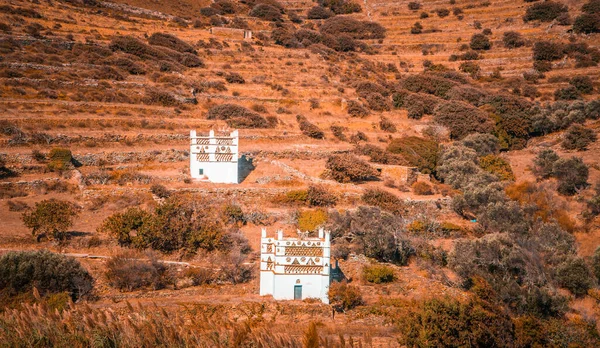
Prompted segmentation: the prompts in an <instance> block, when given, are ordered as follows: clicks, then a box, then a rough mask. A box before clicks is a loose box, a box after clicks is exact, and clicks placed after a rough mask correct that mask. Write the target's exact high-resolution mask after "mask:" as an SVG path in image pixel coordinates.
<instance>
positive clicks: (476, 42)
mask: <svg viewBox="0 0 600 348" xmlns="http://www.w3.org/2000/svg"><path fill="white" fill-rule="evenodd" d="M469 47H471V49H472V50H489V49H490V48H492V44H491V42H490V39H489V38H488V37H487V36H486V35H485V34H481V33H480V34H473V36H471V43H470V44H469Z"/></svg>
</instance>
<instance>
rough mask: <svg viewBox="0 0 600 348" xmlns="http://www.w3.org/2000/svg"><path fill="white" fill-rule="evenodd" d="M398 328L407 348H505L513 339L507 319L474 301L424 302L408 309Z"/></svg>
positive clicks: (499, 310)
mask: <svg viewBox="0 0 600 348" xmlns="http://www.w3.org/2000/svg"><path fill="white" fill-rule="evenodd" d="M400 329H401V331H402V332H403V335H402V343H403V344H405V345H406V346H409V347H463V346H465V347H508V346H513V345H514V340H515V338H514V335H515V333H514V328H513V324H512V322H511V319H510V317H509V316H508V315H507V314H506V313H504V312H503V311H502V310H501V309H500V308H495V307H493V306H490V305H488V304H486V303H483V302H478V301H476V300H470V301H468V302H467V303H463V302H460V301H458V300H454V299H450V298H442V299H432V300H427V301H425V302H423V303H422V304H420V305H418V306H416V307H412V308H411V309H410V311H409V313H408V314H407V315H406V317H405V320H404V321H403V322H402V324H401V325H400Z"/></svg>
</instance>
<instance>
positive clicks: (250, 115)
mask: <svg viewBox="0 0 600 348" xmlns="http://www.w3.org/2000/svg"><path fill="white" fill-rule="evenodd" d="M206 118H207V119H209V120H224V121H226V122H227V124H228V125H229V126H230V127H232V128H269V123H268V122H267V120H266V119H265V118H264V117H262V116H261V115H259V114H258V113H256V112H253V111H250V110H248V109H246V108H245V107H243V106H239V105H235V104H221V105H217V106H213V107H212V108H210V109H209V110H208V114H207V116H206Z"/></svg>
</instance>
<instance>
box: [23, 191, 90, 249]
mask: <svg viewBox="0 0 600 348" xmlns="http://www.w3.org/2000/svg"><path fill="white" fill-rule="evenodd" d="M78 214H79V212H78V210H77V209H76V208H75V207H74V206H73V204H71V203H69V202H67V201H61V200H57V199H54V198H52V199H47V200H43V201H41V202H37V203H36V204H35V208H34V209H33V210H32V211H26V212H24V213H23V215H22V219H23V223H24V224H25V226H26V227H27V228H30V229H31V233H32V234H33V235H34V236H36V237H37V238H38V239H39V238H40V237H41V236H45V237H47V238H49V239H64V238H65V237H66V234H65V233H66V232H67V229H68V228H69V227H71V226H73V220H74V219H75V217H77V215H78Z"/></svg>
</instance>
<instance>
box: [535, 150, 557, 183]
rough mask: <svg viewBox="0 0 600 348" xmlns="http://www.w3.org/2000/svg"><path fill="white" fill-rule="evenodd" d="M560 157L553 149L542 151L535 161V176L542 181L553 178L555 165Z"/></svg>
mask: <svg viewBox="0 0 600 348" xmlns="http://www.w3.org/2000/svg"><path fill="white" fill-rule="evenodd" d="M559 158H560V157H559V156H558V155H557V154H556V152H554V151H553V150H551V149H544V150H542V151H540V152H539V153H538V154H537V156H536V157H535V158H534V159H533V174H535V176H537V177H538V178H541V179H547V178H549V177H551V176H552V170H553V167H554V163H555V162H556V161H558V159H559Z"/></svg>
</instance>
